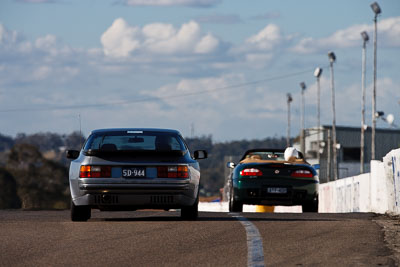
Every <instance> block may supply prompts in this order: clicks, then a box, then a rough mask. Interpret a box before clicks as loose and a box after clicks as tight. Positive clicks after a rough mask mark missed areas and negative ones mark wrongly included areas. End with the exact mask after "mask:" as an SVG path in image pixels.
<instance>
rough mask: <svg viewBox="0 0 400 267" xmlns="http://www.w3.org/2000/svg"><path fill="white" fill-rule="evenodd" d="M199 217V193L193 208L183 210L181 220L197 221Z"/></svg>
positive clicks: (183, 208)
mask: <svg viewBox="0 0 400 267" xmlns="http://www.w3.org/2000/svg"><path fill="white" fill-rule="evenodd" d="M198 216H199V193H197V198H196V201H195V202H194V204H193V205H192V206H188V207H182V208H181V219H182V220H188V221H195V220H197V218H198Z"/></svg>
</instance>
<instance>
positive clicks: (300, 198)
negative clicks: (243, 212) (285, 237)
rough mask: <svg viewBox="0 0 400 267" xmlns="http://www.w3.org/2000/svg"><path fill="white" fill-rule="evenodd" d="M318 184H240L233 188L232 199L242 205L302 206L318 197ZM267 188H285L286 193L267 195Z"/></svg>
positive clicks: (274, 182)
mask: <svg viewBox="0 0 400 267" xmlns="http://www.w3.org/2000/svg"><path fill="white" fill-rule="evenodd" d="M318 186H319V184H318V182H315V181H307V182H304V183H299V182H297V183H296V184H290V183H277V182H276V181H273V182H270V183H268V182H265V181H264V183H262V184H259V183H243V182H242V183H241V184H240V187H239V186H237V184H236V186H235V187H234V198H235V200H236V201H239V202H241V203H243V204H254V205H257V204H260V205H282V206H291V205H302V204H305V203H310V202H312V201H313V200H315V199H316V198H317V197H318ZM268 188H285V189H286V193H269V192H268Z"/></svg>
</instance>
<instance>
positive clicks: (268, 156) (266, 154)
mask: <svg viewBox="0 0 400 267" xmlns="http://www.w3.org/2000/svg"><path fill="white" fill-rule="evenodd" d="M245 159H255V160H257V159H258V160H285V154H284V152H273V151H256V152H250V153H248V154H246V156H245Z"/></svg>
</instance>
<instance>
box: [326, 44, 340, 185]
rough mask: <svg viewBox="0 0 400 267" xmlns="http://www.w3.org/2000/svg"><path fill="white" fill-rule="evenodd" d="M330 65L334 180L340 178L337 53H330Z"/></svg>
mask: <svg viewBox="0 0 400 267" xmlns="http://www.w3.org/2000/svg"><path fill="white" fill-rule="evenodd" d="M328 57H329V63H330V69H331V97H332V118H333V119H332V139H333V144H332V150H333V180H335V181H336V180H337V178H338V173H337V171H338V168H337V167H338V166H337V145H336V110H335V84H334V77H333V63H334V62H335V61H336V56H335V53H333V52H329V53H328Z"/></svg>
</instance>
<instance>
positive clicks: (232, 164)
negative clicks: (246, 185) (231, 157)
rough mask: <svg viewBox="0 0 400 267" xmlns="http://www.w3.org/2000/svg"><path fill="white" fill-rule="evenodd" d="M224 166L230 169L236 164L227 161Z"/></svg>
mask: <svg viewBox="0 0 400 267" xmlns="http://www.w3.org/2000/svg"><path fill="white" fill-rule="evenodd" d="M226 167H228V168H230V169H234V168H235V167H236V164H235V163H234V162H227V163H226Z"/></svg>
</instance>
